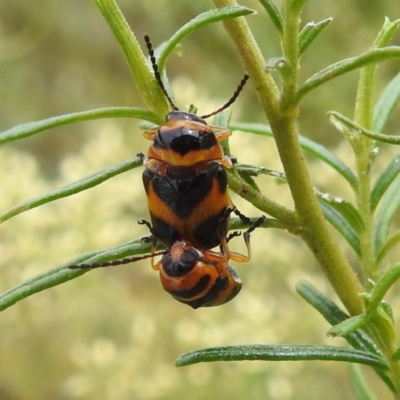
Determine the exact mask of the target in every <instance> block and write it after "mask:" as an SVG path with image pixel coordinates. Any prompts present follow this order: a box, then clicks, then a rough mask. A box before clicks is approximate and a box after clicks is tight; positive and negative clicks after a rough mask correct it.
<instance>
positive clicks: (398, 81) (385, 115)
mask: <svg viewBox="0 0 400 400" xmlns="http://www.w3.org/2000/svg"><path fill="white" fill-rule="evenodd" d="M399 99H400V72H399V73H398V74H397V75H396V76H395V77H394V78H393V79H392V80H391V82H390V83H389V84H388V85H387V86H386V88H385V90H384V92H383V93H382V95H381V97H380V98H379V100H378V102H377V104H376V106H375V110H374V122H373V127H374V131H375V132H382V131H383V129H384V128H385V125H386V122H387V120H388V119H389V115H390V114H391V113H392V111H393V109H394V107H395V106H396V104H397V103H398V102H399Z"/></svg>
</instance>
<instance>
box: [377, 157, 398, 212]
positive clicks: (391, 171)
mask: <svg viewBox="0 0 400 400" xmlns="http://www.w3.org/2000/svg"><path fill="white" fill-rule="evenodd" d="M399 172H400V154H397V155H396V157H395V158H394V159H393V160H392V161H391V162H390V163H389V164H388V165H387V167H386V168H385V170H384V171H383V172H382V173H381V174H380V175H379V178H378V179H377V180H376V182H375V184H374V187H373V189H372V191H371V210H372V211H374V210H375V208H376V206H377V205H378V203H379V201H380V200H381V198H382V196H383V195H384V194H385V192H386V190H387V189H388V187H389V186H390V185H391V184H392V182H393V181H394V180H395V179H396V177H397V176H398V175H399Z"/></svg>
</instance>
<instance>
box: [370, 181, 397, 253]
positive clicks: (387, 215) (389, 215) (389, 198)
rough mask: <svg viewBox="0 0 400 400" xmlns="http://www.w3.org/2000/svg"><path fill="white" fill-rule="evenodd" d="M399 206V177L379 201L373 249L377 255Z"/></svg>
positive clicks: (385, 240)
mask: <svg viewBox="0 0 400 400" xmlns="http://www.w3.org/2000/svg"><path fill="white" fill-rule="evenodd" d="M399 206H400V175H399V176H398V177H397V178H396V179H395V180H394V181H393V183H392V184H391V185H390V186H389V188H388V189H387V190H386V192H385V195H384V196H383V198H382V199H381V200H380V204H379V207H378V210H377V212H376V215H375V223H374V247H375V252H376V254H379V253H380V251H381V249H382V248H383V246H384V245H385V243H386V242H387V238H388V233H389V227H390V224H391V222H392V221H393V216H394V214H395V212H396V211H397V210H398V209H399Z"/></svg>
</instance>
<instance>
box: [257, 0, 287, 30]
mask: <svg viewBox="0 0 400 400" xmlns="http://www.w3.org/2000/svg"><path fill="white" fill-rule="evenodd" d="M260 3H261V5H262V6H263V7H264V9H265V11H266V12H267V13H268V15H269V17H270V18H271V21H272V23H273V24H274V25H275V28H276V29H277V31H278V32H279V34H280V35H282V34H283V17H282V14H281V12H280V11H279V9H278V7H277V6H276V5H275V3H274V2H273V0H260Z"/></svg>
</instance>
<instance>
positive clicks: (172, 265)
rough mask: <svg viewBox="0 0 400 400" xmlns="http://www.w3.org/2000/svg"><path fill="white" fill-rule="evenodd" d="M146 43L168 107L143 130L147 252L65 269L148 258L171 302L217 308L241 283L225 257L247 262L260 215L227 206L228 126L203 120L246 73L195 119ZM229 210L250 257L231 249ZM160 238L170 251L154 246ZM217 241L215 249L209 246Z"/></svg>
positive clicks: (240, 88) (236, 292)
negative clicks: (178, 101) (179, 103)
mask: <svg viewBox="0 0 400 400" xmlns="http://www.w3.org/2000/svg"><path fill="white" fill-rule="evenodd" d="M145 41H146V45H147V48H148V51H149V56H150V61H151V64H152V67H153V71H154V76H155V78H156V80H157V82H158V84H159V86H160V88H161V89H162V91H163V92H164V94H165V96H166V98H167V100H168V102H169V103H170V105H171V107H172V109H173V110H172V111H171V112H170V113H169V114H168V115H167V117H166V122H165V124H164V125H162V126H159V127H157V128H154V129H150V130H148V131H146V132H145V133H144V136H145V137H146V138H147V139H149V140H151V141H152V144H151V145H150V148H149V150H148V152H147V155H146V156H145V155H144V154H141V156H142V157H143V165H144V168H145V169H144V172H143V183H144V187H145V190H146V195H147V200H148V207H149V212H150V219H151V224H150V223H149V222H147V221H145V220H140V221H139V223H140V224H143V225H146V226H147V227H148V228H149V229H150V233H151V236H150V240H151V241H152V249H151V253H150V254H149V255H144V256H139V257H132V258H125V259H122V260H115V261H110V262H104V263H98V264H80V265H73V266H70V268H97V267H107V266H112V265H121V264H126V263H130V262H134V261H138V260H141V259H144V258H151V265H152V267H153V269H155V270H158V271H159V273H160V279H161V283H162V286H163V288H164V289H165V290H166V291H167V292H168V293H169V294H170V295H171V296H172V297H174V298H175V299H176V300H178V301H180V302H182V303H185V304H187V305H189V306H191V307H193V308H199V307H210V306H218V305H221V304H224V303H226V302H228V301H230V300H231V299H233V298H234V297H235V296H236V295H237V294H238V293H239V291H240V289H241V287H242V282H241V280H240V278H239V276H238V275H237V273H236V271H235V270H234V269H233V268H232V267H231V266H230V265H228V261H229V260H234V261H238V262H247V261H249V259H250V233H251V232H252V231H253V230H254V229H255V228H256V227H258V226H260V225H261V224H262V222H263V221H264V219H265V218H264V217H260V218H259V219H258V220H256V222H255V223H253V224H251V220H250V219H249V218H247V217H245V216H244V215H243V214H241V213H240V212H239V211H238V210H237V209H236V208H235V206H234V205H233V204H232V201H231V199H230V197H229V193H228V187H227V186H228V179H227V174H226V170H225V169H226V168H232V162H233V160H232V158H230V157H228V156H224V154H223V150H222V148H221V146H220V145H219V142H220V141H221V140H224V139H226V138H227V137H229V136H230V135H231V132H230V131H229V130H228V129H225V128H222V127H218V126H210V125H207V123H206V121H205V118H208V117H211V116H213V115H215V114H218V113H219V112H221V111H222V110H224V109H226V108H227V107H229V106H230V105H231V104H232V103H233V102H234V101H235V100H236V98H237V97H238V95H239V93H240V91H241V90H242V89H243V86H244V85H245V83H246V81H247V79H248V75H245V76H244V78H243V79H242V81H241V82H240V84H239V86H238V88H237V89H236V91H235V93H234V94H233V96H232V98H231V99H230V100H229V101H228V102H227V103H226V104H225V105H224V106H222V107H221V108H219V109H218V110H216V111H214V112H213V113H210V114H207V115H203V116H201V117H199V116H197V115H195V114H192V113H189V112H185V111H179V109H178V108H177V107H176V105H175V104H174V103H173V101H172V100H171V98H170V96H169V95H168V93H167V91H166V89H165V87H164V84H163V82H162V80H161V76H160V73H159V70H158V66H157V63H156V59H155V56H154V51H153V48H152V45H151V42H150V39H149V37H148V36H145ZM232 212H233V213H235V214H236V215H237V216H238V217H239V218H240V219H241V220H242V221H243V222H244V223H246V224H247V225H249V228H248V229H247V230H246V231H245V232H244V234H243V237H244V241H245V244H246V247H247V253H248V254H247V255H242V254H239V253H234V252H230V251H229V247H228V241H229V240H230V239H231V238H233V237H235V236H238V235H240V233H239V232H233V233H231V234H229V235H228V230H229V223H230V215H231V214H232ZM158 241H161V242H162V243H164V245H165V246H166V247H167V249H166V250H161V251H156V248H157V243H158ZM217 246H219V248H220V252H216V251H213V250H211V249H212V248H214V247H217ZM158 255H162V258H161V260H160V261H158V262H157V263H156V264H155V265H154V257H155V256H158Z"/></svg>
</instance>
